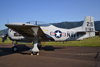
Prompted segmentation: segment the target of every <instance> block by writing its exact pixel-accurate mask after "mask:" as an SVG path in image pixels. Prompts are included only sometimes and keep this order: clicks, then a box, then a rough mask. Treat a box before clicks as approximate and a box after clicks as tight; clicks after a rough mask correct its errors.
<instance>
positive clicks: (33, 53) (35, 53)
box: [31, 52, 39, 55]
mask: <svg viewBox="0 0 100 67" xmlns="http://www.w3.org/2000/svg"><path fill="white" fill-rule="evenodd" d="M31 55H39V53H38V52H32V53H31Z"/></svg>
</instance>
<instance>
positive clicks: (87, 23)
mask: <svg viewBox="0 0 100 67" xmlns="http://www.w3.org/2000/svg"><path fill="white" fill-rule="evenodd" d="M82 30H83V31H89V32H92V31H95V27H94V18H93V17H91V16H86V17H85V19H84V23H83V25H82Z"/></svg>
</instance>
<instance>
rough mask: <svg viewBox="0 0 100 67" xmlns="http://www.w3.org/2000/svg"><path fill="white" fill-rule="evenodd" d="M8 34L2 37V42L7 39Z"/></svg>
mask: <svg viewBox="0 0 100 67" xmlns="http://www.w3.org/2000/svg"><path fill="white" fill-rule="evenodd" d="M7 37H8V34H6V35H5V36H4V37H3V38H2V42H5V40H6V39H7Z"/></svg>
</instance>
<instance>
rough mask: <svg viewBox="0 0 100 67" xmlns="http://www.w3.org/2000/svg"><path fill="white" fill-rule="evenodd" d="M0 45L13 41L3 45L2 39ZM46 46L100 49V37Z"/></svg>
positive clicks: (46, 43)
mask: <svg viewBox="0 0 100 67" xmlns="http://www.w3.org/2000/svg"><path fill="white" fill-rule="evenodd" d="M0 44H12V41H11V40H9V39H8V40H6V41H5V42H4V43H2V39H1V38H0ZM18 44H23V43H18ZM24 44H29V45H32V43H24ZM42 45H46V46H84V47H85V46H91V47H98V46H99V47H100V37H97V36H95V37H92V38H88V39H84V40H82V41H67V42H64V44H63V42H45V44H42Z"/></svg>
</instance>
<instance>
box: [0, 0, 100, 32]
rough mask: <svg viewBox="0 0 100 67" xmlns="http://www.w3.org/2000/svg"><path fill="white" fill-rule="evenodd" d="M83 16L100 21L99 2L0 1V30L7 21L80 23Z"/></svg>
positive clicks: (76, 0)
mask: <svg viewBox="0 0 100 67" xmlns="http://www.w3.org/2000/svg"><path fill="white" fill-rule="evenodd" d="M85 16H92V17H94V20H95V21H98V20H100V0H0V30H2V29H6V27H5V24H6V23H8V21H9V23H13V22H20V23H26V22H27V21H43V22H47V23H58V22H62V21H82V20H84V18H85ZM31 24H32V23H31Z"/></svg>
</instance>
